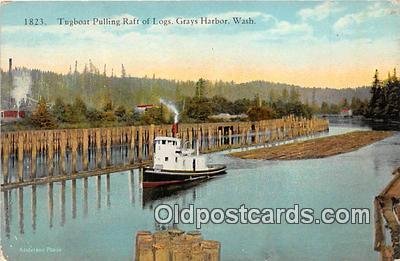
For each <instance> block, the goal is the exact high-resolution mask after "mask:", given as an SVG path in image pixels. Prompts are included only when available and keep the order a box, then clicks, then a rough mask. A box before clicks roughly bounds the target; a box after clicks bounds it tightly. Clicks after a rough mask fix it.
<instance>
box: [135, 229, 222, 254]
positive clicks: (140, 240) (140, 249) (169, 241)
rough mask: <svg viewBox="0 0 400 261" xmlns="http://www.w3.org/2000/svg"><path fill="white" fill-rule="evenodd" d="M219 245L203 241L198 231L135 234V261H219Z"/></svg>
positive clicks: (141, 232) (212, 241)
mask: <svg viewBox="0 0 400 261" xmlns="http://www.w3.org/2000/svg"><path fill="white" fill-rule="evenodd" d="M220 253H221V244H220V243H219V242H218V241H215V240H204V239H203V238H202V236H201V234H200V232H198V231H192V232H187V233H185V232H184V231H182V230H179V229H171V230H164V231H157V232H155V233H153V234H152V233H151V232H149V231H139V232H137V233H136V244H135V255H134V258H133V260H135V261H181V260H195V261H219V260H220V258H221V257H220V256H221V254H220Z"/></svg>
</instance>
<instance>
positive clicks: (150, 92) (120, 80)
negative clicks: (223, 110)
mask: <svg viewBox="0 0 400 261" xmlns="http://www.w3.org/2000/svg"><path fill="white" fill-rule="evenodd" d="M17 70H26V71H28V73H29V75H30V78H31V84H30V85H31V87H30V97H31V98H33V99H35V100H39V97H44V98H45V99H46V100H47V101H48V102H50V103H54V102H55V100H56V99H57V98H58V97H62V98H63V100H64V101H65V102H67V103H72V102H73V101H74V100H75V97H77V96H81V98H82V99H83V101H84V102H85V104H87V105H88V106H89V107H94V108H96V109H101V107H102V104H104V103H105V102H106V100H107V99H108V98H109V99H111V100H112V101H114V103H115V105H116V106H119V105H123V106H124V107H126V108H130V107H133V106H135V105H137V104H144V103H158V99H159V97H163V98H165V99H167V100H171V101H174V102H178V101H180V100H181V99H182V98H183V97H193V96H194V94H195V89H196V81H178V80H166V79H159V78H157V77H156V76H155V75H152V76H151V77H147V76H146V77H133V76H130V75H127V74H126V71H125V68H124V66H123V65H122V66H121V73H120V74H119V75H118V77H117V76H116V74H114V73H112V74H111V76H110V75H109V74H108V73H107V68H106V66H105V67H104V68H103V69H102V72H101V71H100V70H99V69H98V68H97V67H96V66H95V65H94V64H92V63H91V61H89V63H88V65H85V66H84V67H83V69H81V70H78V64H77V63H76V64H75V67H74V69H72V68H71V69H70V71H69V73H68V74H59V73H55V72H48V71H41V70H36V69H27V68H17V69H15V70H14V71H17ZM1 76H2V77H1V93H2V100H1V105H2V106H1V107H2V108H8V107H10V104H9V99H7V97H9V96H11V95H12V89H13V88H14V86H13V85H15V82H13V81H12V80H11V79H10V74H9V73H8V72H5V71H1ZM205 86H206V87H205V88H206V92H205V96H206V97H207V98H212V97H214V96H222V97H224V98H226V99H227V100H229V101H232V102H233V101H235V100H238V99H242V98H247V99H253V98H254V97H255V96H256V95H259V97H260V99H261V100H265V101H268V102H276V101H277V100H278V99H279V96H280V95H281V93H282V90H283V89H286V91H288V92H290V91H291V90H293V89H294V90H295V91H296V92H298V93H299V96H300V101H301V102H302V103H305V104H309V105H310V106H314V107H315V106H318V107H320V106H321V104H322V103H323V102H326V103H328V104H329V105H330V104H340V103H341V102H343V100H345V99H346V100H348V101H349V102H350V101H351V99H352V98H359V99H360V100H367V99H369V97H370V93H369V88H368V87H359V88H346V89H332V88H304V87H300V86H296V85H289V84H284V83H273V82H268V81H251V82H246V83H235V82H232V81H231V82H226V81H209V80H207V81H206V85H205ZM11 106H12V104H11Z"/></svg>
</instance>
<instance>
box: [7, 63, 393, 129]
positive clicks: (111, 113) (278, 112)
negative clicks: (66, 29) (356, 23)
mask: <svg viewBox="0 0 400 261" xmlns="http://www.w3.org/2000/svg"><path fill="white" fill-rule="evenodd" d="M17 70H20V71H27V72H28V73H29V76H30V81H29V82H30V83H29V84H30V88H29V94H28V96H29V97H31V98H32V100H36V102H35V103H32V102H28V103H30V104H31V105H30V106H31V108H30V109H31V113H27V117H26V118H25V119H24V120H23V121H20V122H19V123H18V124H16V125H15V126H13V128H15V129H19V128H21V129H26V128H42V129H47V128H82V127H103V126H128V125H139V124H162V123H172V122H173V118H174V115H173V114H172V112H171V111H170V110H169V109H168V108H167V107H166V106H164V105H163V104H161V103H160V98H163V99H167V100H170V101H172V102H173V103H174V104H175V105H176V106H177V109H178V111H179V112H180V115H179V120H180V121H181V122H205V121H213V120H216V118H212V117H210V116H212V115H218V114H227V113H228V114H231V115H247V116H248V117H247V118H239V117H238V118H237V119H236V120H244V119H245V120H252V121H255V120H263V119H273V118H280V117H282V116H285V115H289V114H292V115H296V116H301V117H307V118H310V117H311V116H312V115H314V114H323V115H326V114H338V113H340V112H341V111H342V110H343V109H352V111H353V115H364V116H367V117H370V118H379V119H392V120H396V119H398V118H399V101H400V98H399V97H400V96H399V81H398V79H397V76H396V73H395V72H394V74H393V76H389V77H388V79H387V80H384V81H380V80H379V79H378V72H376V74H375V77H374V81H373V84H372V88H371V87H369V89H367V90H368V91H369V92H370V94H369V95H368V97H371V98H370V99H367V98H366V99H362V98H360V97H358V96H351V98H350V99H347V98H346V97H345V96H344V97H342V98H341V99H340V100H339V102H337V103H333V102H330V100H329V99H328V100H324V101H322V102H321V103H320V104H319V103H318V102H317V101H316V95H315V93H314V95H313V99H311V102H309V101H308V100H307V101H306V102H304V97H302V88H300V87H296V86H291V85H285V84H283V85H282V84H273V85H276V86H274V88H275V87H276V89H274V88H270V89H268V88H263V87H261V86H262V83H267V82H251V83H246V84H247V85H248V86H246V87H244V86H241V85H246V84H235V83H233V82H230V83H229V82H211V81H208V80H205V79H202V78H200V79H199V80H198V81H197V82H192V81H174V80H163V79H156V78H155V77H154V76H153V77H152V78H150V79H149V78H147V77H144V78H135V77H130V76H127V75H126V74H125V72H124V68H123V67H122V75H121V77H116V76H111V77H109V76H107V75H106V73H103V74H100V73H99V71H98V69H97V68H95V67H94V66H93V65H90V66H89V67H87V66H85V69H84V71H83V72H78V71H77V70H75V71H74V72H72V71H70V73H69V74H67V75H61V74H56V73H53V72H42V71H39V70H28V69H23V68H20V69H17ZM1 80H2V86H1V88H2V103H3V104H2V106H3V108H4V107H5V106H7V105H9V104H7V102H9V101H12V99H7V94H8V93H7V92H9V94H10V96H11V95H12V93H13V89H15V86H14V84H15V83H12V81H11V78H10V74H8V73H4V72H2V79H1ZM234 86H235V87H234ZM278 86H279V87H278ZM233 88H237V89H233ZM243 90H244V91H243ZM310 90H311V91H313V90H314V91H315V88H314V89H313V88H311V89H309V90H308V91H310ZM360 90H363V88H358V89H353V91H354V92H359V91H360ZM337 91H339V92H341V91H343V90H337ZM235 97H236V98H235ZM361 97H363V95H361ZM4 104H5V105H4ZM137 104H154V106H153V107H152V108H149V109H147V110H146V111H144V112H139V111H138V110H137V109H136V108H135V105H137ZM25 105H26V104H25ZM21 109H24V104H23V103H21ZM218 120H221V119H218ZM222 120H223V119H222Z"/></svg>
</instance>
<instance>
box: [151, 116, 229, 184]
mask: <svg viewBox="0 0 400 261" xmlns="http://www.w3.org/2000/svg"><path fill="white" fill-rule="evenodd" d="M177 130H178V125H177V124H176V123H175V124H174V125H173V127H172V133H173V137H156V138H155V139H154V145H155V149H154V156H153V166H152V167H147V168H145V169H144V174H143V188H152V187H158V186H164V185H171V184H179V183H185V182H192V181H199V180H200V179H207V178H213V177H215V176H217V175H221V174H225V173H226V166H225V165H222V164H213V165H211V164H207V162H206V158H205V157H204V156H202V155H200V154H199V148H198V146H197V152H196V153H195V151H194V150H193V149H192V148H186V147H185V145H186V144H187V143H188V142H186V143H185V144H181V139H179V138H175V134H176V133H177Z"/></svg>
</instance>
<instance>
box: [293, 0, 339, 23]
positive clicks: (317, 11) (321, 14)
mask: <svg viewBox="0 0 400 261" xmlns="http://www.w3.org/2000/svg"><path fill="white" fill-rule="evenodd" d="M339 10H340V8H339V7H338V4H337V3H335V2H331V1H325V2H323V3H322V4H319V5H317V6H315V7H314V8H304V9H301V10H300V11H299V12H298V13H297V14H298V15H299V16H300V17H301V19H302V20H315V21H321V20H323V19H325V18H327V17H328V16H329V15H330V14H331V13H335V12H338V11H339Z"/></svg>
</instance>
